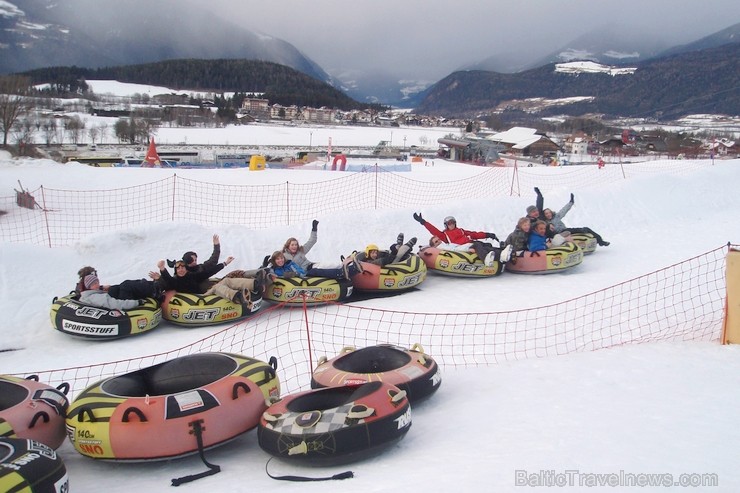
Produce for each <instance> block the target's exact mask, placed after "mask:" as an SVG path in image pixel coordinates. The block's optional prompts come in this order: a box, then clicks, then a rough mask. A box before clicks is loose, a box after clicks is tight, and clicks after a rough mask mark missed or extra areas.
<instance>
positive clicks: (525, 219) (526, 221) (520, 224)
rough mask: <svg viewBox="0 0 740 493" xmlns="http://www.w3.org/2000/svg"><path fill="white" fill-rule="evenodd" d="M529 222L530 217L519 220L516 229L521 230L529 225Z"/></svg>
mask: <svg viewBox="0 0 740 493" xmlns="http://www.w3.org/2000/svg"><path fill="white" fill-rule="evenodd" d="M528 222H530V221H529V218H528V217H520V218H519V220H518V221H517V222H516V227H517V228H519V229H521V228H522V224H524V223H528Z"/></svg>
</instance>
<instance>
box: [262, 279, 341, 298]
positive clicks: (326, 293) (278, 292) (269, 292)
mask: <svg viewBox="0 0 740 493" xmlns="http://www.w3.org/2000/svg"><path fill="white" fill-rule="evenodd" d="M352 290H353V286H352V283H351V282H350V281H347V280H346V279H329V278H326V277H278V278H275V279H274V280H273V281H272V283H271V284H269V285H268V286H267V289H266V290H265V294H264V298H265V299H266V300H270V301H272V302H275V303H287V304H290V305H302V304H303V302H304V299H305V302H306V304H308V305H320V304H322V303H329V302H332V301H344V300H346V299H347V298H349V297H350V296H352Z"/></svg>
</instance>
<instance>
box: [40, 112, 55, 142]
mask: <svg viewBox="0 0 740 493" xmlns="http://www.w3.org/2000/svg"><path fill="white" fill-rule="evenodd" d="M41 128H43V130H44V141H45V142H46V146H47V147H49V145H50V144H51V143H52V142H54V139H55V137H56V134H57V121H56V119H54V118H49V119H47V120H45V121H44V123H42V124H41Z"/></svg>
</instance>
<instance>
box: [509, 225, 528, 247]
mask: <svg viewBox="0 0 740 493" xmlns="http://www.w3.org/2000/svg"><path fill="white" fill-rule="evenodd" d="M504 243H505V244H507V245H511V249H512V250H513V251H515V252H521V251H523V250H526V249H527V247H528V246H529V245H528V243H529V233H525V232H524V231H523V230H522V229H521V228H520V227H518V226H517V227H516V229H514V231H512V232H511V234H509V236H507V237H506V241H505V242H504Z"/></svg>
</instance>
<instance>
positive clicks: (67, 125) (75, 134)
mask: <svg viewBox="0 0 740 493" xmlns="http://www.w3.org/2000/svg"><path fill="white" fill-rule="evenodd" d="M64 130H66V132H67V134H68V135H69V140H71V141H72V142H73V143H74V144H77V143H78V142H79V141H80V136H81V135H82V131H83V130H85V122H83V121H82V119H81V118H80V117H79V116H77V115H73V116H71V117H69V118H68V119H67V120H66V121H65V122H64Z"/></svg>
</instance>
